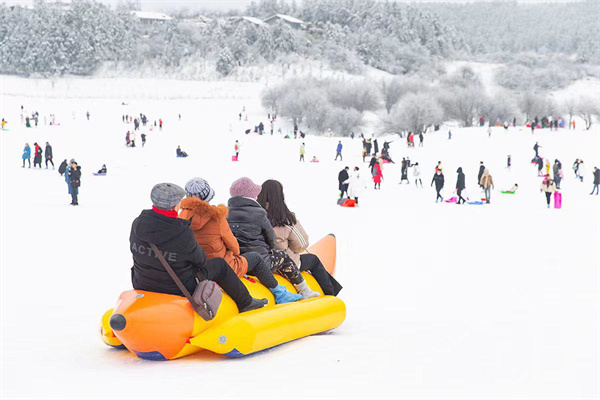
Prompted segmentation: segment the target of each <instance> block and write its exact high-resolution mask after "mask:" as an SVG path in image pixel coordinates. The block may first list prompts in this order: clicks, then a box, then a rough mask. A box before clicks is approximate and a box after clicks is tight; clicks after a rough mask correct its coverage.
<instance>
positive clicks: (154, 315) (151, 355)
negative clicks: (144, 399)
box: [100, 235, 346, 360]
mask: <svg viewBox="0 0 600 400" xmlns="http://www.w3.org/2000/svg"><path fill="white" fill-rule="evenodd" d="M308 251H309V252H310V253H312V254H315V255H317V256H318V257H319V258H320V259H321V262H322V263H323V265H324V266H325V268H326V269H327V271H329V273H331V274H332V275H333V272H334V269H335V257H336V239H335V236H333V235H328V236H325V237H324V238H323V239H321V240H320V241H319V242H317V243H315V244H314V245H313V246H311V247H310V248H309V249H308ZM302 276H304V279H305V280H306V283H307V284H308V286H309V287H310V288H311V289H312V290H315V291H318V292H319V293H320V294H321V296H319V297H317V298H313V299H308V300H300V301H297V302H294V303H287V304H275V299H274V297H273V294H272V293H271V292H270V291H269V289H267V288H266V287H265V286H263V285H261V284H260V283H259V282H258V281H255V280H254V279H242V281H243V283H244V285H245V286H246V287H247V288H248V291H249V292H250V295H251V296H252V297H255V298H258V299H262V298H266V299H268V300H269V304H267V305H266V306H265V307H263V308H261V309H258V310H253V311H249V312H245V313H242V314H240V313H239V311H238V308H237V306H236V304H235V302H234V301H233V300H232V299H231V297H229V296H228V295H227V294H226V293H223V300H222V301H221V305H220V307H219V310H218V312H217V315H216V316H215V318H214V319H212V320H210V321H205V320H204V319H202V318H201V317H200V316H199V315H198V314H197V313H196V312H195V311H194V310H193V308H192V306H191V304H190V302H189V301H188V300H187V299H186V298H185V297H181V296H175V295H170V294H163V293H153V292H146V291H143V290H127V291H125V292H123V293H121V296H120V297H119V300H118V301H117V305H116V307H115V308H114V309H110V310H108V311H107V312H106V313H104V315H103V316H102V321H101V326H100V335H101V337H102V340H103V341H104V343H106V344H107V345H109V346H111V347H116V348H122V349H127V350H129V351H130V352H131V353H133V354H134V355H136V356H137V357H139V358H143V359H147V360H172V359H175V358H179V357H183V356H187V355H190V354H194V353H197V352H199V351H202V350H205V349H206V350H210V351H212V352H214V353H217V354H223V355H226V356H229V357H241V356H245V355H248V354H252V353H256V352H257V351H261V350H265V349H268V348H270V347H273V346H277V345H279V344H282V343H286V342H290V341H292V340H295V339H300V338H303V337H305V336H309V335H314V334H316V333H320V332H324V331H327V330H330V329H334V328H337V327H338V326H340V325H341V324H342V322H344V319H345V318H346V306H345V305H344V302H343V301H342V300H340V299H338V298H337V297H334V296H325V295H324V294H323V291H322V290H321V287H320V286H319V284H318V283H317V281H316V280H315V279H314V278H313V277H312V275H310V274H309V273H306V272H303V273H302ZM275 278H276V279H277V281H278V282H279V284H280V285H284V286H285V287H286V288H287V290H289V291H290V292H293V293H296V290H295V288H294V286H293V285H292V284H291V283H290V282H289V281H288V280H286V279H284V278H283V277H281V276H279V275H277V274H276V275H275Z"/></svg>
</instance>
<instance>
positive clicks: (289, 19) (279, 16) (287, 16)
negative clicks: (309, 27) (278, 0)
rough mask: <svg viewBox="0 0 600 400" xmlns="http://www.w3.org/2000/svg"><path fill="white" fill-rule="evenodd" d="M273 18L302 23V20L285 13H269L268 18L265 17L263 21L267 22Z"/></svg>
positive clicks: (291, 22)
mask: <svg viewBox="0 0 600 400" xmlns="http://www.w3.org/2000/svg"><path fill="white" fill-rule="evenodd" d="M274 19H281V20H284V21H286V22H289V23H290V24H303V23H304V21H302V20H301V19H298V18H294V17H291V16H289V15H285V14H275V15H271V16H270V17H269V18H267V19H265V22H269V21H272V20H274Z"/></svg>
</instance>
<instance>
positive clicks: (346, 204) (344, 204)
mask: <svg viewBox="0 0 600 400" xmlns="http://www.w3.org/2000/svg"><path fill="white" fill-rule="evenodd" d="M340 200H342V199H340ZM340 206H342V207H356V206H357V204H356V200H352V199H346V200H344V201H343V202H342V203H341V204H340Z"/></svg>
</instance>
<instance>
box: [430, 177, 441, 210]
mask: <svg viewBox="0 0 600 400" xmlns="http://www.w3.org/2000/svg"><path fill="white" fill-rule="evenodd" d="M434 183H435V191H436V196H435V202H436V203H437V202H438V200H441V201H442V202H444V198H443V197H442V195H441V194H440V192H441V191H442V189H443V188H444V174H442V170H436V171H435V174H433V179H432V180H431V185H430V186H433V184H434Z"/></svg>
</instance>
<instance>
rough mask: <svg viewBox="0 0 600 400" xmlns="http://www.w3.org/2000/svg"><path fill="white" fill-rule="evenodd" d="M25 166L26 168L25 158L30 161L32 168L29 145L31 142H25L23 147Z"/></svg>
mask: <svg viewBox="0 0 600 400" xmlns="http://www.w3.org/2000/svg"><path fill="white" fill-rule="evenodd" d="M21 158H23V167H22V168H25V160H27V162H28V163H29V168H31V147H29V143H25V147H24V148H23V155H22V156H21Z"/></svg>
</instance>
